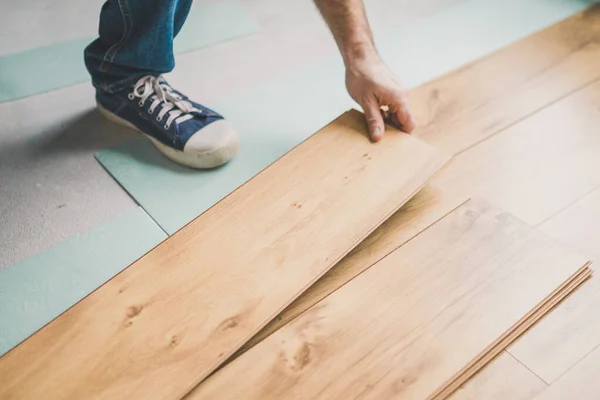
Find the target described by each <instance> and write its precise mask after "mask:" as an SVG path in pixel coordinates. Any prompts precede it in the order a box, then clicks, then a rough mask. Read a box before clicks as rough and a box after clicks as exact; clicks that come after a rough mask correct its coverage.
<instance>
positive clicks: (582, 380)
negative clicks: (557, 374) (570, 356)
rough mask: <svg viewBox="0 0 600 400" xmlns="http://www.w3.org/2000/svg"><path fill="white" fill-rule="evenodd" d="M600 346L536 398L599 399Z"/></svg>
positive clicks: (551, 399)
mask: <svg viewBox="0 0 600 400" xmlns="http://www.w3.org/2000/svg"><path fill="white" fill-rule="evenodd" d="M598 371H600V348H596V349H595V350H594V351H592V352H591V353H590V354H588V355H587V356H586V357H585V358H584V359H583V360H581V361H580V362H578V363H577V364H576V365H575V366H574V367H573V368H572V369H570V370H569V371H568V372H567V373H566V374H565V375H564V376H562V377H561V378H559V379H558V380H557V381H556V382H554V383H553V384H551V385H550V386H549V387H548V388H547V389H546V390H544V391H543V392H542V393H541V394H539V395H538V396H536V397H535V400H564V399H577V400H597V399H598V394H599V393H600V379H598Z"/></svg>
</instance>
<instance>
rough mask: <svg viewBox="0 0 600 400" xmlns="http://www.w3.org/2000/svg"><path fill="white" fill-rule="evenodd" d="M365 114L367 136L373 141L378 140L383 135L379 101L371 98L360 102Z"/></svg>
mask: <svg viewBox="0 0 600 400" xmlns="http://www.w3.org/2000/svg"><path fill="white" fill-rule="evenodd" d="M362 107H363V110H364V111H365V116H366V117H367V124H368V125H369V136H370V137H371V140H372V141H374V142H378V141H379V140H381V138H382V137H383V130H384V123H383V116H382V115H381V110H380V108H379V103H378V102H377V100H376V99H374V98H371V99H368V100H367V101H365V104H362Z"/></svg>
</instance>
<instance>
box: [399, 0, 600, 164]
mask: <svg viewBox="0 0 600 400" xmlns="http://www.w3.org/2000/svg"><path fill="white" fill-rule="evenodd" d="M599 77H600V6H595V7H592V8H590V9H588V10H586V11H584V12H582V13H579V14H576V15H574V16H572V17H570V18H568V19H566V20H565V21H562V22H559V23H558V24H555V25H553V26H551V27H549V28H547V29H544V30H543V31H540V32H539V33H536V34H534V35H531V36H529V37H527V38H525V39H522V40H520V41H519V42H516V43H514V44H511V45H509V46H507V47H505V48H504V49H502V50H500V51H497V52H495V53H493V54H491V55H489V56H487V57H485V58H483V59H481V60H479V61H477V62H474V63H472V64H470V65H468V66H466V67H464V68H462V69H459V70H457V71H455V72H453V73H450V74H447V75H444V76H443V77H440V78H438V79H436V80H434V81H432V82H430V83H427V84H425V85H423V86H420V87H418V88H416V89H413V90H412V91H411V92H410V98H411V105H412V108H413V111H414V113H415V116H416V118H417V121H418V125H419V127H418V129H417V130H416V131H415V133H414V134H415V135H416V136H417V137H419V138H422V139H424V140H426V141H428V142H430V143H432V144H434V145H435V146H437V147H440V148H442V149H444V150H446V151H447V152H449V153H451V154H457V153H459V152H461V151H464V150H465V149H467V148H469V147H471V146H472V145H474V144H476V143H478V142H480V141H482V140H484V139H486V138H487V137H489V136H492V135H493V134H495V133H497V132H498V131H501V130H503V129H505V128H507V127H509V126H510V125H512V124H514V123H515V122H517V121H519V120H520V119H523V118H525V117H527V116H529V115H531V114H532V113H534V112H536V111H538V110H540V109H541V108H543V107H545V106H547V105H549V104H552V103H553V102H555V101H557V100H558V99H560V98H563V97H565V96H567V95H568V94H570V93H572V92H573V91H575V90H577V89H579V88H581V87H583V86H585V85H587V84H589V83H590V82H592V81H594V80H596V79H598V78H599Z"/></svg>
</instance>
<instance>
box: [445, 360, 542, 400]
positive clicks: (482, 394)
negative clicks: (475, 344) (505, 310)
mask: <svg viewBox="0 0 600 400" xmlns="http://www.w3.org/2000/svg"><path fill="white" fill-rule="evenodd" d="M545 387H546V384H545V383H544V382H543V381H542V380H541V379H540V378H538V377H537V376H535V374H533V373H532V372H531V371H529V370H528V369H527V368H525V367H524V366H523V365H522V364H521V363H519V362H518V361H517V360H515V359H514V358H513V357H512V356H511V355H510V354H508V353H507V352H502V354H501V355H499V356H498V357H496V358H495V359H494V360H493V361H492V362H490V363H489V364H488V365H486V366H485V367H484V368H483V369H482V370H481V371H479V372H478V373H477V375H475V376H474V377H473V378H471V379H470V380H469V381H468V382H467V383H465V384H464V385H463V386H461V387H460V389H458V390H457V391H456V392H454V394H452V395H451V396H450V397H449V399H450V400H483V399H485V400H507V399H510V400H531V398H533V397H534V396H535V395H537V394H538V393H540V392H541V391H542V390H544V388H545Z"/></svg>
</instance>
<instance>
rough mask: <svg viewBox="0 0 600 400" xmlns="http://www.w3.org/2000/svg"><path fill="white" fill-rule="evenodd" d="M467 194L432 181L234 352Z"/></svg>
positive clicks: (247, 346)
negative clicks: (446, 189)
mask: <svg viewBox="0 0 600 400" xmlns="http://www.w3.org/2000/svg"><path fill="white" fill-rule="evenodd" d="M467 200H468V199H467V198H464V197H462V196H460V197H459V196H456V195H452V194H449V193H443V192H441V191H440V190H439V189H437V188H436V187H435V186H432V185H428V186H426V187H425V188H423V190H421V191H420V192H419V193H417V194H416V195H415V197H413V198H412V199H410V200H409V202H408V203H406V204H405V205H404V206H403V207H402V208H401V209H400V210H399V211H397V212H396V213H395V214H394V215H392V216H391V217H390V218H388V219H387V220H386V221H385V222H384V223H383V224H381V226H380V227H379V228H377V229H376V230H375V231H374V232H373V233H372V234H371V235H369V236H368V237H367V238H366V239H365V240H363V241H362V242H361V243H360V244H359V245H358V246H356V247H355V248H354V249H353V250H352V251H351V252H350V253H349V254H348V255H347V256H346V257H344V259H343V260H342V261H340V262H339V263H337V264H336V265H335V266H334V267H333V268H331V269H330V270H329V271H327V273H326V274H325V275H323V276H322V277H321V278H320V279H319V280H318V281H317V282H315V284H314V285H312V286H311V287H309V288H308V289H307V290H306V291H305V292H304V293H302V295H301V296H300V297H298V298H297V299H296V300H294V302H292V304H290V305H289V306H288V307H287V308H286V309H285V310H283V311H282V312H281V314H279V315H278V316H277V317H276V318H274V319H273V320H272V321H271V322H269V323H268V324H267V325H266V326H265V327H264V328H263V329H262V330H261V331H260V332H259V333H257V334H256V335H255V336H254V337H253V338H252V339H251V340H250V341H248V342H247V343H246V344H245V345H244V346H243V347H242V348H241V349H240V350H239V351H238V352H237V353H236V354H235V355H234V356H232V359H233V358H237V357H239V356H240V355H241V354H243V353H244V352H246V351H248V350H249V349H251V348H252V347H254V346H255V345H256V344H257V343H258V342H260V341H262V340H264V339H265V338H266V337H267V336H269V335H271V334H272V333H273V332H275V331H276V330H278V329H280V328H281V327H282V326H284V325H285V324H287V323H288V322H290V321H291V320H293V319H294V318H296V317H297V316H298V315H300V314H302V313H303V312H304V311H306V310H308V309H309V308H310V307H312V306H313V305H315V304H317V303H318V302H319V301H321V300H322V299H324V298H325V297H327V296H328V295H329V294H331V293H333V292H334V291H335V290H337V289H339V288H340V287H342V286H343V285H345V284H346V283H347V282H349V281H350V280H352V279H353V278H355V277H356V276H358V275H359V274H360V273H362V272H363V271H365V270H366V269H367V268H369V267H371V266H372V265H373V264H375V263H376V262H378V261H379V260H381V259H382V258H384V257H385V256H386V255H388V254H389V253H391V252H392V251H394V250H396V249H397V248H398V247H400V246H402V245H403V244H404V243H406V242H407V241H409V240H411V239H412V238H413V237H415V236H416V235H418V234H419V233H420V232H422V231H423V230H425V229H426V228H427V227H429V226H431V225H432V224H434V223H435V222H436V221H438V220H440V219H441V218H443V217H444V216H445V215H446V214H448V213H450V212H452V211H453V210H454V209H456V208H457V207H459V206H460V205H461V204H463V203H464V202H465V201H467Z"/></svg>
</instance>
